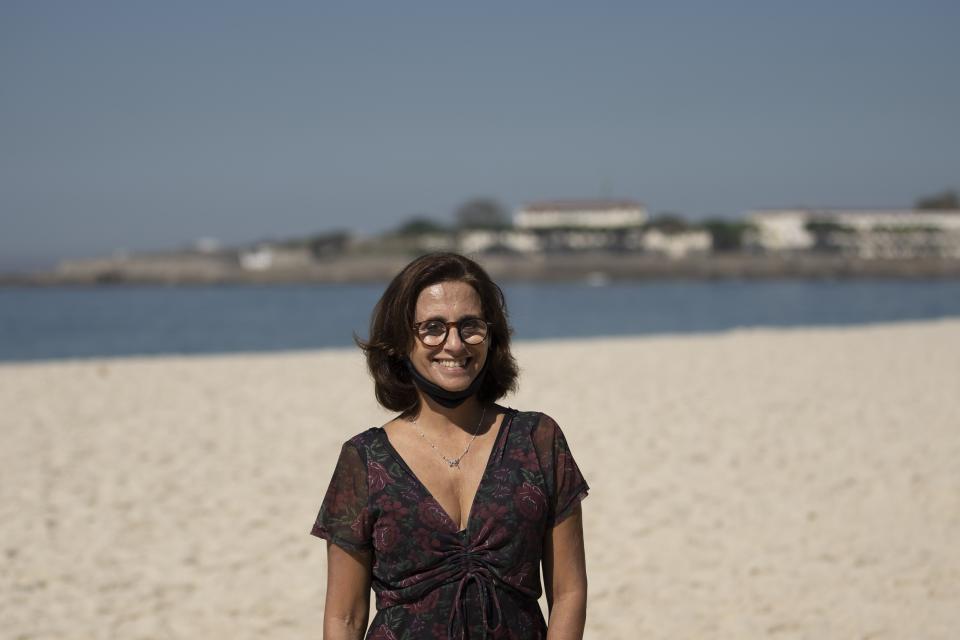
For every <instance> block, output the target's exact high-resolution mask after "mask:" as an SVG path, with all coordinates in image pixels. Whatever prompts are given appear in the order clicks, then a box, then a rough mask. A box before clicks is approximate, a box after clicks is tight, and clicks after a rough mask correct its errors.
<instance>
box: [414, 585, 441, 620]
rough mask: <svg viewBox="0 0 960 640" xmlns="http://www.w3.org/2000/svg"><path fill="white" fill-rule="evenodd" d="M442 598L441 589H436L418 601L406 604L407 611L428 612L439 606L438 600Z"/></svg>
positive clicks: (418, 613)
mask: <svg viewBox="0 0 960 640" xmlns="http://www.w3.org/2000/svg"><path fill="white" fill-rule="evenodd" d="M439 600H440V589H434V590H433V591H431V592H430V593H428V594H427V595H425V596H423V597H422V598H420V599H419V600H417V601H416V602H411V603H410V604H408V605H406V609H407V611H409V612H410V613H415V614H417V615H420V614H423V613H427V612H428V611H433V608H434V607H435V606H437V602H438V601H439Z"/></svg>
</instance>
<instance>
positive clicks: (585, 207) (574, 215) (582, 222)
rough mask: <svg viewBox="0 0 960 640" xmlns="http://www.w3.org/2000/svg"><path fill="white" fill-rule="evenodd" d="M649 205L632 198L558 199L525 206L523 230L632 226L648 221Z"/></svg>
mask: <svg viewBox="0 0 960 640" xmlns="http://www.w3.org/2000/svg"><path fill="white" fill-rule="evenodd" d="M647 217H648V216H647V210H646V208H645V207H644V206H643V205H642V204H640V203H638V202H633V201H630V200H556V201H551V202H533V203H530V204H527V205H524V206H523V207H521V208H520V209H519V210H518V211H517V213H516V214H515V215H514V219H513V222H514V224H515V225H516V226H517V228H519V229H632V228H635V227H640V226H643V224H644V223H645V222H646V221H647Z"/></svg>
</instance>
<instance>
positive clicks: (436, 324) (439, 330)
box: [420, 320, 447, 336]
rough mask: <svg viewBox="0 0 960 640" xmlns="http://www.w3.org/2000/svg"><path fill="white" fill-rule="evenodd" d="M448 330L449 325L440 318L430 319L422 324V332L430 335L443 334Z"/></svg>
mask: <svg viewBox="0 0 960 640" xmlns="http://www.w3.org/2000/svg"><path fill="white" fill-rule="evenodd" d="M446 331H447V325H445V324H443V323H442V322H440V321H439V320H429V321H427V322H424V323H423V324H421V325H420V333H422V334H424V335H428V336H442V335H443V334H444V333H445V332H446Z"/></svg>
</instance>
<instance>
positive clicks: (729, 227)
mask: <svg viewBox="0 0 960 640" xmlns="http://www.w3.org/2000/svg"><path fill="white" fill-rule="evenodd" d="M703 228H704V229H706V230H707V231H708V232H709V233H710V239H711V244H712V246H713V250H714V251H717V252H722V253H727V252H732V251H740V250H741V249H742V248H743V235H744V233H746V231H748V230H750V229H752V228H753V225H751V224H749V223H746V222H738V221H735V220H725V219H723V218H710V219H709V220H705V221H704V223H703Z"/></svg>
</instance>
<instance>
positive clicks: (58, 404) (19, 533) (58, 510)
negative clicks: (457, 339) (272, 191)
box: [0, 319, 960, 639]
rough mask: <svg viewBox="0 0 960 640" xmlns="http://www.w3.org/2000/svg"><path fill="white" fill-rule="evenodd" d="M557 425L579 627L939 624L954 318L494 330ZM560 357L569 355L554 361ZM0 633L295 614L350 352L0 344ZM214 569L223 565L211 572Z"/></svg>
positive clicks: (356, 397)
mask: <svg viewBox="0 0 960 640" xmlns="http://www.w3.org/2000/svg"><path fill="white" fill-rule="evenodd" d="M515 353H516V356H517V358H518V360H519V363H520V365H521V369H522V376H521V388H520V391H519V393H518V394H517V395H516V396H511V397H508V398H506V399H505V400H504V402H503V403H504V404H507V405H510V406H514V407H517V408H521V409H543V410H545V411H547V412H548V413H550V414H551V415H552V416H553V417H554V418H555V419H557V421H558V422H559V424H560V425H561V427H562V428H563V430H564V433H565V434H566V435H567V438H568V440H569V441H570V444H571V448H572V451H573V454H574V456H575V457H576V459H577V462H578V464H579V465H580V467H581V469H582V470H583V472H584V475H585V476H586V478H587V480H588V482H589V483H590V485H591V493H590V496H589V497H588V498H587V500H586V501H585V502H584V507H583V508H584V514H585V526H586V542H587V560H588V567H589V571H590V600H589V603H590V604H589V610H588V619H587V631H586V635H585V638H597V639H600V638H625V639H626V638H634V637H644V638H663V639H667V638H678V637H682V638H703V639H708V638H709V639H714V638H731V639H733V638H744V637H762V636H768V635H775V636H776V637H784V638H802V637H836V638H841V637H843V638H847V637H857V638H860V637H874V638H883V637H923V638H932V639H938V638H943V639H946V638H950V637H952V635H953V633H954V631H955V629H956V628H957V627H958V626H960V613H958V612H960V549H958V547H957V545H956V544H955V540H957V539H960V501H958V500H957V494H956V489H957V487H958V486H960V468H958V466H957V465H956V460H957V459H960V431H958V430H957V428H956V416H957V415H958V414H960V400H958V399H957V397H956V393H955V390H956V389H958V388H960V367H958V366H957V362H960V320H955V319H951V320H941V321H929V322H906V323H896V324H888V325H866V326H849V327H830V328H789V329H767V328H763V329H737V330H733V331H726V332H723V333H719V334H690V335H655V336H641V337H630V338H591V339H564V340H544V341H535V342H523V341H521V342H518V343H517V344H516V347H515ZM571 363H576V366H571ZM0 402H2V403H3V406H4V407H6V408H7V411H6V412H5V413H4V416H3V418H2V423H0V424H2V429H3V433H4V436H5V442H6V446H5V447H4V448H3V450H2V453H0V464H2V468H3V470H4V471H3V474H4V475H3V482H2V483H0V495H2V498H3V499H2V500H0V505H3V507H2V508H3V509H4V514H3V515H4V516H5V517H4V518H3V520H2V522H3V524H0V529H2V533H3V538H4V540H5V544H4V547H5V558H4V566H5V570H4V571H3V572H0V619H3V620H4V621H5V627H6V628H7V629H8V633H9V634H10V635H11V637H37V638H44V637H58V638H78V639H79V638H91V637H124V638H147V637H166V638H192V637H222V636H226V635H230V636H231V637H235V638H241V639H243V638H251V639H252V638H259V637H270V638H273V639H283V638H302V637H304V636H305V635H308V634H310V633H315V632H316V630H317V629H318V628H319V625H320V620H321V614H322V606H323V590H324V581H323V576H324V568H323V563H324V550H323V545H322V544H318V543H317V541H316V540H314V539H312V538H311V537H310V536H309V535H308V534H307V531H308V529H309V526H310V524H311V523H312V519H313V517H314V516H315V515H316V510H317V508H318V507H319V502H320V500H321V499H322V496H323V491H324V490H325V487H326V485H327V482H328V481H329V479H330V474H331V473H332V469H333V466H332V465H333V462H334V461H335V460H336V455H337V453H338V451H339V445H340V443H342V442H343V441H344V440H345V439H346V438H348V437H350V436H351V435H353V434H354V433H357V432H359V431H361V430H362V429H364V428H366V427H368V426H373V425H376V424H381V423H382V422H384V421H385V420H386V419H387V417H388V416H387V414H386V413H384V412H382V411H380V410H378V409H377V408H376V406H375V404H374V401H373V397H372V391H371V385H370V382H369V379H368V377H367V374H366V372H365V370H364V367H363V361H362V359H361V358H360V356H359V352H357V351H356V350H354V349H330V350H322V351H304V352H282V353H261V354H225V355H216V356H156V357H149V358H118V359H109V358H98V359H93V360H84V361H46V362H32V363H28V364H19V363H13V364H0ZM224 585H228V586H227V588H224Z"/></svg>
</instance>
